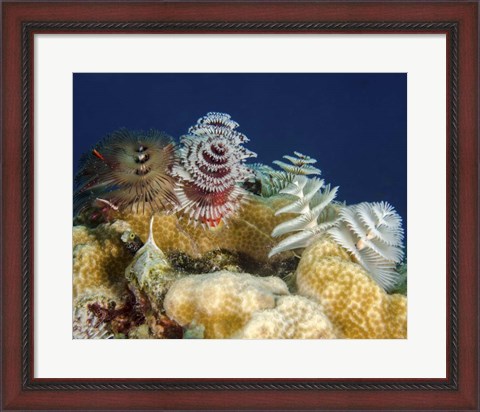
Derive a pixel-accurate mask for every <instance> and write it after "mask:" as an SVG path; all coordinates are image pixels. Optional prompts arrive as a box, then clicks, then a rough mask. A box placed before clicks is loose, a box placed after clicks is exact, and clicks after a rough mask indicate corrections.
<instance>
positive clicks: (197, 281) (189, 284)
mask: <svg viewBox="0 0 480 412" xmlns="http://www.w3.org/2000/svg"><path fill="white" fill-rule="evenodd" d="M287 294H288V288H287V285H286V284H285V283H284V282H283V281H282V280H281V279H279V278H277V277H273V276H269V277H264V278H263V277H256V276H252V275H249V274H247V273H234V272H227V271H220V272H214V273H208V274H204V275H190V276H186V277H184V278H182V279H180V280H178V281H177V282H175V283H174V284H173V286H172V287H171V288H170V290H169V291H168V293H167V296H166V297H165V300H164V308H165V311H166V313H167V315H168V317H170V318H171V319H173V320H175V321H176V322H178V323H179V324H180V325H182V326H187V325H189V324H192V323H195V324H199V325H203V326H204V327H205V338H215V339H220V338H229V337H232V336H233V335H234V334H235V333H236V332H238V331H239V330H240V329H241V328H242V327H243V326H244V325H245V324H246V323H247V322H248V321H249V320H250V318H251V316H252V314H253V313H254V312H257V311H261V310H265V309H271V308H274V307H275V305H276V298H277V296H281V295H287Z"/></svg>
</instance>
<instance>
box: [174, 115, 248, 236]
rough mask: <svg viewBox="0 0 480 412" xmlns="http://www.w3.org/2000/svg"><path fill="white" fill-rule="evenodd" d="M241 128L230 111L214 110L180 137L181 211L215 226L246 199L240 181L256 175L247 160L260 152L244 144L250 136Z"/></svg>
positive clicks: (204, 223)
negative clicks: (228, 112)
mask: <svg viewBox="0 0 480 412" xmlns="http://www.w3.org/2000/svg"><path fill="white" fill-rule="evenodd" d="M237 127H238V123H236V122H235V121H233V120H232V119H231V118H230V116H229V115H228V114H224V113H215V112H210V113H207V115H206V116H204V117H202V118H200V119H199V120H198V121H197V124H196V125H194V126H192V127H190V129H189V130H188V134H187V135H184V136H182V137H181V139H180V149H179V153H178V157H179V164H177V165H176V166H175V167H174V168H173V172H172V173H173V175H174V176H176V177H177V178H178V179H179V184H178V185H177V187H176V189H175V192H176V194H177V197H178V199H179V202H180V205H179V207H178V210H179V211H182V212H183V213H184V214H185V215H186V216H187V217H188V218H189V219H190V220H192V221H194V222H195V223H200V224H202V225H204V226H210V227H215V226H217V225H218V224H219V223H220V222H221V221H222V220H223V221H225V220H227V219H228V218H229V217H231V216H232V215H233V214H234V213H235V212H236V211H237V210H238V209H239V207H240V205H241V202H242V201H243V200H244V199H245V195H246V191H245V190H244V189H242V188H240V187H239V186H237V183H242V182H245V181H246V180H247V179H249V178H251V177H252V174H253V172H252V171H251V170H250V169H249V168H247V167H246V166H245V165H244V162H245V159H247V158H249V157H256V154H255V153H253V152H251V151H249V150H247V149H246V148H244V147H243V146H242V144H243V143H246V142H248V139H247V137H246V136H245V135H244V134H242V133H239V132H238V131H236V130H235V129H236V128H237Z"/></svg>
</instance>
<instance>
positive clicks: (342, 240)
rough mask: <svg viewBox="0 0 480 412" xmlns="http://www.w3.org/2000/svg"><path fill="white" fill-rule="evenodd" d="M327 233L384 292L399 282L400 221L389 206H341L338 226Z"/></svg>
mask: <svg viewBox="0 0 480 412" xmlns="http://www.w3.org/2000/svg"><path fill="white" fill-rule="evenodd" d="M329 233H330V235H331V236H332V237H333V239H335V240H336V241H337V242H338V243H339V244H340V245H341V246H343V247H344V248H345V249H346V250H348V252H349V253H350V254H351V255H352V256H353V257H354V258H355V260H356V261H357V262H358V263H359V264H360V265H362V266H363V267H364V268H365V269H366V270H367V272H369V273H370V275H371V276H372V278H374V279H375V280H376V281H377V283H378V284H379V285H380V286H382V287H383V288H384V289H385V290H391V289H392V288H393V287H394V286H395V285H396V284H397V283H398V276H399V275H398V272H397V271H396V270H395V268H396V266H397V264H398V263H400V262H401V260H402V258H403V250H402V240H403V229H402V219H401V217H400V216H399V215H398V213H397V212H396V211H395V209H394V208H393V207H392V206H391V205H390V204H388V203H386V202H380V203H366V202H365V203H360V204H358V205H353V206H348V207H347V206H346V207H343V208H342V209H341V210H340V213H339V224H338V225H337V226H336V227H334V228H331V229H330V230H329Z"/></svg>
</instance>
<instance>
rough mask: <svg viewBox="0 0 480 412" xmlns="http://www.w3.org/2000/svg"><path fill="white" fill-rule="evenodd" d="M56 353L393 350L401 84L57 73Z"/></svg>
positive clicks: (340, 77)
mask: <svg viewBox="0 0 480 412" xmlns="http://www.w3.org/2000/svg"><path fill="white" fill-rule="evenodd" d="M72 173H73V181H74V187H73V233H72V235H73V242H72V248H73V252H72V254H73V266H72V267H73V269H72V271H73V279H72V287H73V302H72V332H73V338H74V339H406V338H407V255H406V251H407V231H406V228H407V74H406V73H74V74H73V171H72Z"/></svg>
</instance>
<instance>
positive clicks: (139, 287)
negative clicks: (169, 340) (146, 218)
mask: <svg viewBox="0 0 480 412" xmlns="http://www.w3.org/2000/svg"><path fill="white" fill-rule="evenodd" d="M153 221H154V216H152V218H151V219H150V231H149V235H148V239H147V241H146V243H145V245H143V247H142V248H141V249H140V250H138V252H137V253H136V254H135V256H134V258H133V260H132V262H131V263H130V264H129V265H128V267H127V268H126V269H125V278H126V279H127V280H128V281H129V285H128V287H129V288H130V290H131V291H132V292H133V293H134V295H135V296H136V299H137V300H138V301H140V300H143V299H145V297H146V299H148V301H149V302H150V304H151V305H152V308H153V310H154V311H155V312H157V313H160V312H161V311H162V309H163V298H164V296H165V294H166V293H167V291H168V289H169V287H170V286H171V284H172V283H173V282H174V281H175V280H176V279H178V277H179V274H178V273H177V272H175V271H174V270H173V269H172V267H171V266H170V264H169V262H168V261H167V258H166V256H165V254H164V253H163V252H162V251H161V250H160V249H159V247H158V246H157V245H156V244H155V240H154V239H153V231H152V227H153ZM144 295H145V297H144Z"/></svg>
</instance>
